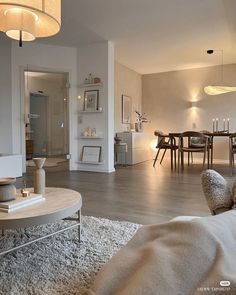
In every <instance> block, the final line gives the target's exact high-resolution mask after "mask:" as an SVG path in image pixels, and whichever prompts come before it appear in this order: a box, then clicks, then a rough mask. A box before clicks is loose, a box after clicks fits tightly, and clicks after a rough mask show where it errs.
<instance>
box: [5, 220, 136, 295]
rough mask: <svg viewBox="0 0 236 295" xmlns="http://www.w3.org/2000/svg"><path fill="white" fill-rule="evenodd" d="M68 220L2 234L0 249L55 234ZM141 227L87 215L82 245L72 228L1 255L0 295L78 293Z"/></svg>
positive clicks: (83, 226) (88, 284) (76, 232)
mask: <svg viewBox="0 0 236 295" xmlns="http://www.w3.org/2000/svg"><path fill="white" fill-rule="evenodd" d="M68 224H71V222H70V223H68V221H61V222H59V223H56V224H49V225H45V226H38V227H34V228H29V229H26V230H17V231H7V232H6V235H5V236H4V237H1V238H0V249H1V250H2V249H3V248H4V249H6V248H9V247H12V246H15V245H18V244H20V243H22V242H25V241H28V240H29V237H30V239H33V238H36V237H39V236H41V235H43V234H45V233H48V232H52V231H55V230H57V229H59V228H62V227H63V226H65V225H68ZM140 226H141V225H138V224H134V223H130V222H125V221H122V222H119V221H112V220H108V219H103V218H96V217H90V216H83V217H82V241H81V243H79V241H78V231H77V228H75V229H70V230H68V231H65V232H63V233H61V234H57V235H55V236H54V237H50V238H47V239H45V240H43V241H40V242H37V243H34V244H32V245H30V246H27V247H24V248H22V249H20V250H18V251H15V252H12V253H9V254H7V255H4V256H1V257H0V265H1V267H0V294H1V295H3V294H4V295H26V294H27V295H55V294H60V295H71V294H76V295H82V294H84V293H85V291H86V290H87V289H89V287H90V286H91V285H92V283H93V281H94V279H95V276H96V274H97V272H98V270H99V269H100V268H101V266H102V265H103V264H104V263H105V262H107V261H108V260H109V259H110V258H111V257H112V256H113V255H114V254H115V253H116V252H117V251H118V250H119V249H120V248H121V247H122V246H124V245H125V244H126V243H127V242H128V241H129V240H130V239H131V237H132V236H133V235H134V233H135V232H136V230H137V229H138V228H139V227H140Z"/></svg>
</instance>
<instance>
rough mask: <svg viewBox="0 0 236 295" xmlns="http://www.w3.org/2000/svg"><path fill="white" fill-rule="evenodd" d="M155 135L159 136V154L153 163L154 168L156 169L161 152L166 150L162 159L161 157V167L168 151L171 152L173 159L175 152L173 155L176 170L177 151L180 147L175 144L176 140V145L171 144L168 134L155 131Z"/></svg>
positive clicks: (157, 147) (157, 146)
mask: <svg viewBox="0 0 236 295" xmlns="http://www.w3.org/2000/svg"><path fill="white" fill-rule="evenodd" d="M154 135H155V136H157V145H156V149H157V153H156V157H155V159H154V162H153V167H155V165H156V161H157V159H158V156H159V153H160V151H161V150H164V152H163V154H162V157H161V161H160V165H161V164H162V161H163V159H164V157H165V154H166V151H167V150H170V152H171V157H172V151H173V152H174V153H173V154H174V165H175V168H176V150H177V149H178V146H177V145H176V143H175V139H174V144H171V138H170V136H169V135H167V134H164V133H163V132H162V131H154Z"/></svg>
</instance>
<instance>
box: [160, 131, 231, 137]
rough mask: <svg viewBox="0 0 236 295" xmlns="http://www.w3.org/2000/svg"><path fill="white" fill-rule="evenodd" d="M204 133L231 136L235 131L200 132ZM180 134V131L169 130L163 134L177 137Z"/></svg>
mask: <svg viewBox="0 0 236 295" xmlns="http://www.w3.org/2000/svg"><path fill="white" fill-rule="evenodd" d="M202 133H203V134H205V135H208V136H212V137H214V136H228V137H229V136H231V135H233V134H235V132H202ZM181 134H182V132H170V133H169V134H168V135H167V134H165V136H166V137H167V136H170V137H179V136H180V135H181Z"/></svg>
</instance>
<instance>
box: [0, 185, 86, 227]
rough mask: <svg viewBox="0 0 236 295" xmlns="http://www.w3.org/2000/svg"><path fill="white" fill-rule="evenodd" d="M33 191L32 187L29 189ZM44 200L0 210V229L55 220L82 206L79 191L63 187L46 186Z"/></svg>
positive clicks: (69, 214) (72, 212)
mask: <svg viewBox="0 0 236 295" xmlns="http://www.w3.org/2000/svg"><path fill="white" fill-rule="evenodd" d="M30 190H31V191H32V192H33V189H30ZM44 197H45V200H44V201H42V202H39V203H36V204H33V205H29V206H27V207H24V208H21V209H18V210H16V211H13V212H10V213H6V212H0V229H15V228H22V227H23V228H24V227H30V226H34V225H41V224H47V223H50V222H56V221H58V220H61V219H63V218H66V217H69V216H71V215H72V214H74V213H75V212H77V211H79V210H80V209H81V207H82V198H81V195H80V193H78V192H76V191H74V190H70V189H64V188H56V187H48V188H46V195H45V196H44Z"/></svg>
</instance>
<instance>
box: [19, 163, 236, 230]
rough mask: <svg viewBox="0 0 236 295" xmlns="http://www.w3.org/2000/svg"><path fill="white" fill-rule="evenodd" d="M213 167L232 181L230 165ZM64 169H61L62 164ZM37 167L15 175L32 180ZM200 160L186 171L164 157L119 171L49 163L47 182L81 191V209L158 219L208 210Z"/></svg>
mask: <svg viewBox="0 0 236 295" xmlns="http://www.w3.org/2000/svg"><path fill="white" fill-rule="evenodd" d="M214 169H215V170H217V171H218V172H220V173H221V174H222V175H224V176H225V177H226V178H227V180H228V181H229V182H232V181H233V179H234V177H231V176H230V169H229V167H228V166H227V165H216V166H214ZM62 170H63V169H62ZM32 174H33V169H30V170H29V171H28V173H26V175H25V176H24V177H23V178H20V179H18V180H17V187H22V183H23V180H26V182H27V186H32V185H33V183H32V181H33V177H32ZM200 174H201V165H200V164H199V165H198V164H194V165H191V166H190V167H187V168H186V169H185V170H184V172H183V173H176V172H171V171H170V165H169V163H168V161H167V160H165V162H164V164H163V166H161V165H159V163H157V164H156V168H153V167H152V161H147V162H144V163H141V164H137V165H134V166H126V167H117V169H116V172H114V173H110V174H106V173H92V172H77V171H72V172H69V171H66V169H65V171H60V169H58V168H57V169H52V168H49V169H46V184H47V186H50V187H53V186H55V187H64V188H70V189H74V190H76V191H79V192H80V193H81V195H82V198H83V208H82V214H84V215H92V216H97V217H104V218H110V219H113V220H127V221H131V222H135V223H140V224H152V223H160V222H165V221H168V220H170V219H171V218H173V217H175V216H179V215H195V216H208V215H210V211H209V209H208V207H207V204H206V201H205V198H204V195H203V192H202V188H201V181H200Z"/></svg>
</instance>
